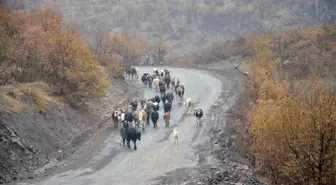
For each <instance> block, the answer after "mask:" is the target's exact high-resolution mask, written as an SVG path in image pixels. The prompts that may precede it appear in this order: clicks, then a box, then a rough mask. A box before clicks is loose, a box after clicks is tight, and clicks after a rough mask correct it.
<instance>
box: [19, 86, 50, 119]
mask: <svg viewBox="0 0 336 185" xmlns="http://www.w3.org/2000/svg"><path fill="white" fill-rule="evenodd" d="M20 91H21V92H22V93H23V94H24V95H26V96H29V97H31V99H32V100H33V102H34V103H35V104H36V106H37V111H38V112H39V113H45V112H46V109H47V105H48V101H47V99H46V98H45V95H44V94H43V93H42V92H40V91H38V90H37V89H33V88H21V89H20Z"/></svg>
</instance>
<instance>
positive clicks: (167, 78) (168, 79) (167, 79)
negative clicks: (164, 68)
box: [164, 74, 171, 89]
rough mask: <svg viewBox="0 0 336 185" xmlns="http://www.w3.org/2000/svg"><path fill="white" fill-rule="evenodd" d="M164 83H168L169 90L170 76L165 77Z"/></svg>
mask: <svg viewBox="0 0 336 185" xmlns="http://www.w3.org/2000/svg"><path fill="white" fill-rule="evenodd" d="M164 81H165V83H166V85H167V89H169V85H170V81H171V80H170V76H169V74H166V75H165V77H164Z"/></svg>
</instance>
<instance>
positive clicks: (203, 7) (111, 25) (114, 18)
mask: <svg viewBox="0 0 336 185" xmlns="http://www.w3.org/2000/svg"><path fill="white" fill-rule="evenodd" d="M8 2H10V4H11V6H12V7H17V8H24V9H26V10H29V9H35V8H41V7H42V6H44V5H45V4H49V3H54V4H55V5H56V6H57V7H58V8H59V10H60V11H61V12H62V14H63V16H64V18H65V20H66V21H67V22H69V23H71V25H72V26H75V27H77V28H79V29H80V30H81V31H82V32H83V33H84V34H85V36H86V37H88V38H90V40H91V41H93V40H94V33H95V30H96V29H97V28H101V29H103V30H104V31H109V32H111V33H115V32H127V33H128V34H130V35H136V36H139V35H142V34H146V35H148V36H149V37H151V38H153V37H166V38H168V39H169V40H171V41H172V43H173V45H174V48H175V49H176V50H181V49H184V50H190V49H194V48H199V47H204V46H205V45H207V44H209V43H211V42H213V41H215V40H222V39H232V37H234V36H237V35H241V34H244V33H260V32H264V31H270V30H285V29H290V28H297V27H307V26H316V25H321V24H324V23H328V22H334V21H335V17H336V14H335V12H336V2H335V1H334V0H320V1H319V0H283V1H275V0H273V1H269V0H258V1H257V0H223V1H217V0H210V1H209V0H184V1H181V0H170V1H166V0H133V1H128V0H73V1H67V0H58V1H53V0H43V1H41V0H40V1H36V0H16V1H8Z"/></svg>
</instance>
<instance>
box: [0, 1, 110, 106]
mask: <svg viewBox="0 0 336 185" xmlns="http://www.w3.org/2000/svg"><path fill="white" fill-rule="evenodd" d="M1 12H4V14H1V15H0V20H1V22H0V24H1V27H0V34H1V40H0V41H1V43H0V53H1V58H0V60H1V68H0V69H1V70H0V72H1V73H0V76H1V78H2V81H1V82H2V83H1V85H6V84H9V83H13V82H14V81H18V82H33V81H45V82H47V83H48V84H49V85H50V86H51V87H52V88H53V89H54V92H55V93H56V94H58V95H61V96H65V97H67V98H68V99H69V100H71V101H72V100H75V99H76V101H72V103H75V102H78V101H77V100H81V99H82V98H85V97H95V96H102V95H104V93H105V89H106V88H107V87H108V86H109V80H108V79H107V76H106V75H105V73H104V72H103V70H102V69H101V67H100V65H99V62H98V59H97V57H96V55H94V54H92V53H91V52H90V50H89V48H88V45H87V43H86V42H85V40H84V39H83V38H82V36H81V35H80V34H79V33H77V32H75V31H74V30H72V29H71V28H69V27H66V26H64V25H63V22H62V17H60V16H59V15H58V14H57V13H56V11H55V9H54V8H53V7H46V8H43V9H42V10H38V11H33V12H29V13H25V12H18V13H14V12H11V11H10V10H9V9H8V8H6V7H1Z"/></svg>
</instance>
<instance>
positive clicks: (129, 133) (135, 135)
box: [126, 127, 141, 150]
mask: <svg viewBox="0 0 336 185" xmlns="http://www.w3.org/2000/svg"><path fill="white" fill-rule="evenodd" d="M126 138H127V146H128V148H131V141H132V142H133V144H134V150H136V149H137V146H136V141H137V140H139V141H141V132H139V131H137V130H136V129H135V128H133V127H128V128H127V129H126Z"/></svg>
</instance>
